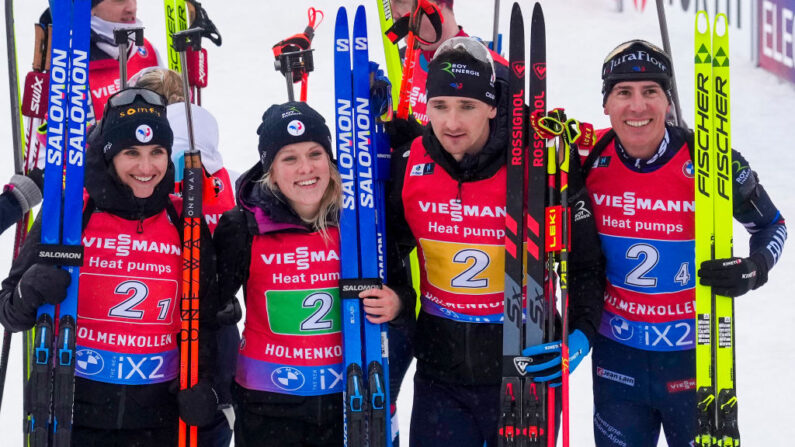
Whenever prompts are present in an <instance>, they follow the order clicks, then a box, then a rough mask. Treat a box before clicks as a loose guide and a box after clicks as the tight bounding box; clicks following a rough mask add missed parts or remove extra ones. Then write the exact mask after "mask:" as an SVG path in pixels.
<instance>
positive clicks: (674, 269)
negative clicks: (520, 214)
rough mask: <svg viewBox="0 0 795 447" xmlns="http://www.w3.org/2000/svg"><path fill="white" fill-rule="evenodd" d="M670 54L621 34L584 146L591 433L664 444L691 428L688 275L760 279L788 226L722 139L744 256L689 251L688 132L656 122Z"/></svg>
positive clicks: (615, 440) (610, 439) (747, 281)
mask: <svg viewBox="0 0 795 447" xmlns="http://www.w3.org/2000/svg"><path fill="white" fill-rule="evenodd" d="M671 79H672V73H671V62H670V58H669V57H668V55H667V54H666V53H665V52H664V51H663V50H661V49H660V48H658V47H657V46H655V45H653V44H651V43H649V42H646V41H643V40H633V41H629V42H625V43H623V44H621V45H619V46H618V47H616V48H615V49H614V50H613V51H611V52H610V54H609V55H608V56H607V58H606V59H605V62H604V65H603V67H602V80H603V88H602V93H603V95H604V97H603V103H602V104H603V106H604V112H605V114H606V115H608V116H609V117H610V124H611V128H610V129H605V130H603V131H601V132H599V133H598V135H599V137H600V138H599V141H598V142H597V144H596V146H595V147H594V148H593V149H592V150H591V151H590V152H588V153H586V154H582V155H583V159H584V162H583V168H584V169H585V171H586V173H585V175H586V186H587V189H588V192H589V194H590V196H591V199H592V201H593V204H594V212H595V218H596V224H597V227H598V229H599V235H600V238H601V243H602V249H603V250H604V253H605V255H606V257H607V278H606V279H607V287H606V289H605V296H604V313H603V314H602V319H601V322H600V324H599V334H598V335H597V336H596V339H595V343H594V346H593V348H594V349H593V384H594V385H593V386H594V419H593V424H594V438H595V440H596V445H597V446H599V447H612V446H626V445H631V446H639V447H651V446H656V445H657V442H658V438H659V436H660V428H661V427H662V428H663V429H664V431H665V438H666V441H667V443H668V445H669V446H671V447H685V446H690V445H692V444H691V443H692V441H693V440H694V439H695V435H696V408H697V405H696V383H695V344H696V336H695V335H696V328H695V284H696V281H700V283H701V284H704V285H710V286H712V287H713V288H714V289H713V290H714V291H715V292H716V293H719V294H721V295H724V296H730V297H736V296H740V295H743V294H745V293H746V292H748V291H749V290H753V289H757V288H759V287H760V286H762V285H763V284H764V283H765V282H766V281H767V275H768V271H769V270H770V268H772V267H773V265H774V264H775V263H776V261H777V260H778V258H779V256H780V255H781V251H782V249H783V245H784V241H785V240H786V237H787V232H786V227H785V224H784V218H783V217H782V216H781V213H780V212H779V211H778V209H777V208H776V206H775V205H773V203H772V202H771V200H770V198H769V197H768V195H767V193H766V192H765V189H764V188H763V187H762V185H761V184H760V183H759V179H758V177H757V174H756V172H754V171H752V170H751V168H750V167H749V165H748V162H747V161H746V160H745V158H744V157H743V156H742V155H740V153H739V152H737V151H735V150H733V151H732V157H733V163H732V171H733V180H734V181H733V190H734V218H735V219H737V220H738V221H739V222H741V223H742V224H743V225H744V226H745V227H746V229H747V230H748V231H749V233H750V234H751V238H750V250H749V251H750V255H749V256H748V257H744V258H743V257H737V258H731V259H717V260H714V261H706V262H704V263H703V264H701V265H700V266H697V265H694V263H695V258H694V253H695V242H694V236H695V202H694V197H695V191H694V183H695V182H694V178H695V169H694V165H693V152H694V144H693V132H692V131H691V130H689V129H686V128H683V127H676V126H674V125H672V124H669V123H666V116H667V114H668V112H669V110H670V108H671Z"/></svg>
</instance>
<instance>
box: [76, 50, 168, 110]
mask: <svg viewBox="0 0 795 447" xmlns="http://www.w3.org/2000/svg"><path fill="white" fill-rule="evenodd" d="M98 54H104V53H103V52H102V51H101V50H99V49H96V47H92V52H91V56H92V57H91V60H90V61H89V63H88V84H89V88H90V89H91V103H92V105H93V106H94V116H95V118H96V119H97V121H99V120H100V119H102V114H103V112H104V111H105V103H107V102H108V98H110V97H111V96H112V95H113V94H114V93H116V92H118V91H120V90H121V80H120V79H119V61H117V60H116V59H111V58H108V57H107V55H106V56H105V58H99V56H98ZM95 57H97V58H96V59H95ZM157 65H158V62H157V53H156V52H155V48H154V47H153V46H152V44H151V43H149V41H148V40H145V39H144V45H143V46H142V47H135V48H134V49H133V50H132V53H131V54H130V56H129V59H128V60H127V73H128V76H133V75H134V74H136V73H138V72H139V71H141V70H143V69H144V68H147V67H156V66H157Z"/></svg>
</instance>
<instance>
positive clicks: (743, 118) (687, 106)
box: [0, 0, 795, 446]
mask: <svg viewBox="0 0 795 447" xmlns="http://www.w3.org/2000/svg"><path fill="white" fill-rule="evenodd" d="M502 3H503V4H502V9H501V21H500V23H501V29H502V30H504V31H506V32H507V24H508V19H509V14H510V2H502ZM625 3H627V5H626V7H627V8H631V7H632V2H625ZM649 3H650V4H651V3H653V2H649ZM666 3H667V2H666ZM677 3H678V2H677ZM732 3H733V2H732ZM203 4H204V6H205V8H206V9H207V10H208V12H209V14H210V17H211V18H212V19H213V20H214V22H215V24H216V25H217V26H218V29H219V30H221V33H222V35H223V37H224V44H223V47H222V48H220V49H216V48H215V47H210V48H209V52H210V56H209V61H210V78H209V82H210V88H208V89H207V90H206V91H205V93H204V94H203V99H204V105H205V106H206V107H207V108H208V109H209V110H210V111H212V112H213V113H214V114H215V115H216V117H217V118H218V121H219V124H220V129H221V151H222V153H223V155H224V158H225V162H226V165H227V166H228V167H229V168H230V169H231V170H234V171H237V172H242V171H244V170H245V169H247V168H248V167H249V166H250V165H252V164H253V163H255V162H256V161H257V152H256V144H257V136H256V134H255V130H256V128H257V125H258V123H259V121H260V117H261V115H262V112H263V111H264V110H265V109H266V108H267V107H268V106H269V105H270V104H272V103H278V102H284V101H285V100H286V98H287V96H286V93H285V85H284V80H283V78H282V77H281V75H280V74H279V73H277V72H276V71H275V70H274V69H273V56H272V53H271V50H270V46H271V45H273V44H274V43H276V42H278V41H279V40H281V39H283V38H285V37H288V36H290V35H292V34H295V33H297V32H300V31H302V30H303V29H304V27H305V26H306V9H307V8H308V7H309V6H316V7H319V8H320V9H322V10H324V11H325V13H326V21H325V22H324V23H323V24H322V25H321V26H320V28H319V30H318V31H317V34H316V36H315V40H314V43H313V47H314V48H316V50H317V51H316V52H315V66H316V71H315V73H313V74H312V75H311V76H310V87H309V102H310V104H311V105H313V106H314V107H315V108H317V109H318V110H319V111H320V112H321V113H322V114H323V115H324V116H325V117H326V118H327V119H328V120H329V121H332V122H333V117H334V114H333V71H332V33H333V23H334V15H335V13H336V8H337V7H338V6H339V5H340V4H343V5H344V6H346V7H348V9H349V12H350V13H351V14H352V10H353V8H354V7H355V5H357V3H355V2H352V1H344V2H337V1H335V2H331V1H328V0H316V1H314V2H312V1H308V0H292V1H290V2H272V1H268V2H265V1H255V0H236V1H234V2H219V1H212V0H205V1H204V2H203ZM521 4H522V6H523V9H524V12H525V18H526V20H525V22H526V23H527V24H529V14H530V11H531V10H532V2H530V1H522V2H521ZM45 5H46V4H45V2H43V1H30V0H28V1H25V2H17V6H16V29H17V34H18V39H19V40H18V42H17V49H18V54H19V58H18V60H19V62H20V66H21V67H22V68H21V69H22V70H23V73H22V75H21V76H24V72H25V71H26V70H27V68H28V67H29V66H30V56H31V49H32V47H33V44H32V32H31V31H32V26H31V24H32V23H33V22H34V21H35V20H37V19H38V17H39V14H40V13H41V11H42V9H43V8H44V7H45ZM613 5H614V2H613V0H579V1H578V0H556V1H550V0H546V1H542V6H543V7H544V11H545V15H546V21H547V47H548V50H547V51H548V65H547V67H548V73H549V79H548V85H549V102H548V105H549V106H564V107H566V108H567V111H568V113H569V116H573V117H577V118H579V119H581V120H583V121H590V122H592V123H594V124H595V125H597V126H601V127H604V126H606V125H607V124H608V121H607V118H606V117H605V116H604V115H603V114H602V110H601V107H600V106H601V99H602V97H601V94H600V89H601V81H600V79H599V75H600V70H601V64H602V60H603V58H604V56H605V55H606V54H607V52H608V51H610V50H611V49H613V48H614V47H615V46H616V45H617V44H618V43H620V42H623V41H625V40H629V39H632V38H637V37H641V38H645V39H648V40H651V41H654V42H657V43H660V38H659V31H658V30H659V28H658V25H657V21H656V17H655V16H654V14H653V11H652V12H651V13H650V12H649V11H647V12H646V13H645V14H638V13H635V12H627V13H623V14H619V13H617V12H615V11H614V6H613ZM367 8H368V17H369V18H370V21H369V32H370V36H371V48H372V50H371V58H373V59H375V60H382V59H383V56H382V54H381V51H380V45H381V44H380V39H378V38H377V36H378V34H377V31H378V22H377V20H376V13H377V11H376V7H375V2H373V1H370V2H368V4H367ZM649 9H653V5H650V6H649ZM456 10H457V13H458V20H459V23H461V24H463V25H465V29H466V30H467V31H468V32H470V34H474V35H478V36H483V37H484V38H488V37H489V36H490V35H491V29H492V11H493V4H492V2H490V1H486V0H458V1H457V2H456ZM138 15H139V17H140V18H141V19H142V20H143V21H144V22H145V24H146V25H147V33H146V35H147V37H148V38H149V39H150V40H152V41H153V43H154V44H155V46H156V47H158V48H160V49H161V53H162V52H163V49H164V48H165V47H164V41H165V38H164V19H163V13H162V6H161V3H160V2H157V1H154V0H147V1H140V2H139V14H138ZM746 18H747V16H746ZM669 26H670V28H671V30H670V31H671V39H672V48H673V53H674V57H675V60H674V65H675V67H676V74H677V76H678V79H679V81H678V82H679V89H680V96H681V98H682V104H683V107H682V109H683V114H684V117H685V119H686V120H687V121H690V122H692V121H693V118H692V116H693V107H692V103H693V88H692V85H691V84H692V81H691V80H692V76H693V75H692V62H691V61H692V49H691V46H692V34H693V31H692V29H693V27H692V22H691V21H690V20H676V19H673V20H672V19H671V16H670V15H669ZM745 26H746V32H747V26H748V25H747V24H746V25H745ZM506 38H507V36H506ZM207 45H210V44H209V43H207ZM747 55H748V51H747V48H746V47H743V48H739V47H733V51H732V84H731V85H732V107H733V109H732V110H733V118H734V119H733V123H734V126H733V145H734V147H736V148H739V149H740V150H741V151H742V153H743V154H744V155H745V156H746V158H747V159H748V160H749V162H750V163H751V166H753V167H754V169H755V170H757V171H758V172H759V175H760V179H761V181H762V182H763V184H764V185H765V187H766V189H767V191H768V192H769V193H770V195H771V197H772V198H773V199H774V201H775V203H776V204H777V205H778V206H779V208H780V209H781V211H782V214H783V215H784V216H789V217H792V216H795V195H793V194H792V193H791V192H789V191H790V190H789V188H788V187H789V186H790V184H789V183H787V182H788V181H789V180H787V178H789V175H790V174H792V173H793V172H795V151H793V150H792V149H791V148H790V145H791V142H790V141H791V139H790V138H788V137H790V135H791V131H792V129H794V128H795V114H793V113H792V107H793V106H795V88H793V86H792V85H791V84H788V83H786V82H783V81H781V80H779V79H778V78H776V77H775V76H773V75H771V74H769V73H767V72H764V71H762V70H760V69H757V68H755V67H754V66H753V64H752V63H751V62H750V61H749V58H748V56H747ZM0 71H2V74H0V76H1V77H0V98H2V99H0V101H2V102H3V103H6V101H7V98H8V90H7V88H8V87H7V85H8V83H7V78H6V77H7V74H6V70H5V69H3V70H0ZM8 113H9V110H8V106H3V107H0V122H2V124H1V125H0V142H3V144H4V145H6V147H8V145H9V144H10V142H11V135H10V130H9V129H10V125H9V123H10V121H9V115H8ZM6 153H7V154H8V155H7V156H6V157H5V158H3V160H4V161H2V162H1V163H0V182H5V181H6V179H7V178H8V177H10V175H11V174H12V172H13V162H12V158H11V156H10V154H9V152H6ZM735 234H737V239H736V244H735V245H736V247H737V250H736V252H737V253H738V254H746V253H747V248H746V247H747V236H746V234H745V231H744V230H743V228H742V227H741V226H740V225H735ZM12 240H13V231H12V230H9V231H7V232H6V233H5V234H3V235H2V237H0V253H3V254H4V255H3V256H2V257H0V272H2V276H5V272H7V271H8V268H9V266H10V262H11V260H10V253H11V247H12V244H13V242H12ZM793 273H795V257H794V256H793V255H792V254H785V255H784V257H783V259H782V260H781V262H780V263H779V265H778V266H777V267H776V269H775V270H774V271H773V272H772V274H771V278H770V282H769V283H768V284H767V285H766V286H765V287H764V288H763V289H761V290H759V291H756V292H752V293H749V294H748V295H747V296H743V297H742V298H740V299H738V300H737V305H736V311H737V328H736V336H737V340H738V341H737V351H736V352H737V364H738V368H737V383H738V387H739V390H738V397H739V402H740V403H739V411H740V414H739V418H740V427H741V430H742V435H743V444H744V445H749V446H758V445H782V444H783V441H781V440H783V439H792V438H793V437H795V426H793V424H792V423H791V417H790V416H791V414H792V410H791V409H790V408H788V406H789V405H790V402H791V400H792V398H793V396H795V381H793V380H792V379H791V377H792V375H791V371H792V369H793V367H795V338H793V337H792V336H791V333H790V332H789V330H788V326H789V324H791V322H792V318H791V317H790V318H788V317H786V315H787V313H788V312H793V313H795V303H793V301H792V300H791V298H790V297H791V289H789V287H790V286H787V284H789V280H791V279H792V276H791V275H793ZM787 290H790V292H787ZM20 340H21V337H20V336H18V335H16V336H15V337H14V343H13V345H12V352H11V365H10V370H9V374H8V377H7V379H6V389H5V396H4V403H5V404H4V405H3V407H2V411H0V433H2V436H3V445H20V444H21V442H22V441H21V439H22V434H21V433H22V432H21V423H22V411H21V408H22V397H21V396H22V393H21V383H22V379H21V366H20V356H21V354H20V352H21V350H20V349H21V347H20ZM589 370H590V358H588V359H586V360H585V361H584V362H583V363H582V364H581V365H580V367H579V368H578V370H577V372H576V373H575V374H574V375H573V381H572V402H571V411H572V413H571V423H572V429H571V445H573V446H587V445H593V435H592V428H591V414H592V405H591V391H590V390H591V378H590V371H589ZM403 389H404V392H403V393H402V395H401V396H400V400H399V415H400V422H401V424H400V425H401V432H402V433H403V435H404V436H403V439H404V441H403V445H408V442H407V440H408V430H409V427H408V423H409V419H410V412H411V408H410V407H411V396H412V387H411V382H410V376H409V377H407V380H406V383H405V385H404V387H403ZM660 444H661V445H665V443H664V441H661V443H660Z"/></svg>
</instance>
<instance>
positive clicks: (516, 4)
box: [511, 2, 522, 17]
mask: <svg viewBox="0 0 795 447" xmlns="http://www.w3.org/2000/svg"><path fill="white" fill-rule="evenodd" d="M517 14H519V15H521V14H522V7H521V6H519V2H513V6H512V7H511V17H513V16H515V15H517Z"/></svg>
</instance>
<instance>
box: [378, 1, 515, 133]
mask: <svg viewBox="0 0 795 447" xmlns="http://www.w3.org/2000/svg"><path fill="white" fill-rule="evenodd" d="M428 1H430V2H431V3H433V4H435V5H436V6H437V7H438V8H439V12H440V13H441V15H442V18H443V19H444V20H443V21H442V32H441V35H439V36H436V31H435V30H434V28H433V25H431V22H430V20H428V19H427V18H423V20H422V22H420V32H419V36H420V37H421V38H422V40H424V41H425V42H427V43H422V42H421V43H420V50H421V51H420V55H419V61H418V63H417V64H416V66H415V68H414V77H413V88H414V91H415V92H416V94H412V95H411V113H412V114H413V115H414V118H415V119H416V120H417V121H419V122H420V123H422V124H428V115H427V107H428V92H427V90H426V88H425V82H426V80H427V78H428V72H427V71H425V69H427V67H428V62H429V61H430V60H431V59H432V58H433V54H434V52H435V51H436V49H437V48H439V45H441V44H442V43H444V42H445V41H447V40H449V39H451V38H453V37H467V36H469V34H467V33H466V32H465V31H464V28H463V27H462V26H460V25H459V24H458V21H457V20H456V17H455V12H454V11H453V0H428ZM411 4H412V0H392V14H393V16H394V17H404V16H406V15H408V14H410V13H411ZM437 38H438V39H437ZM489 52H490V53H491V57H492V59H494V62H495V66H494V69H495V74H496V75H497V78H498V79H505V80H507V79H508V69H507V67H508V61H506V60H505V59H504V58H503V57H502V56H500V55H499V54H497V53H496V52H494V51H491V50H489ZM403 56H404V55H401V57H403ZM393 88H400V86H393ZM417 135H419V134H415V135H414V136H415V137H416V136H417ZM390 136H391V135H390ZM411 140H413V138H411V139H410V140H408V141H411ZM393 147H394V146H393Z"/></svg>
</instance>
